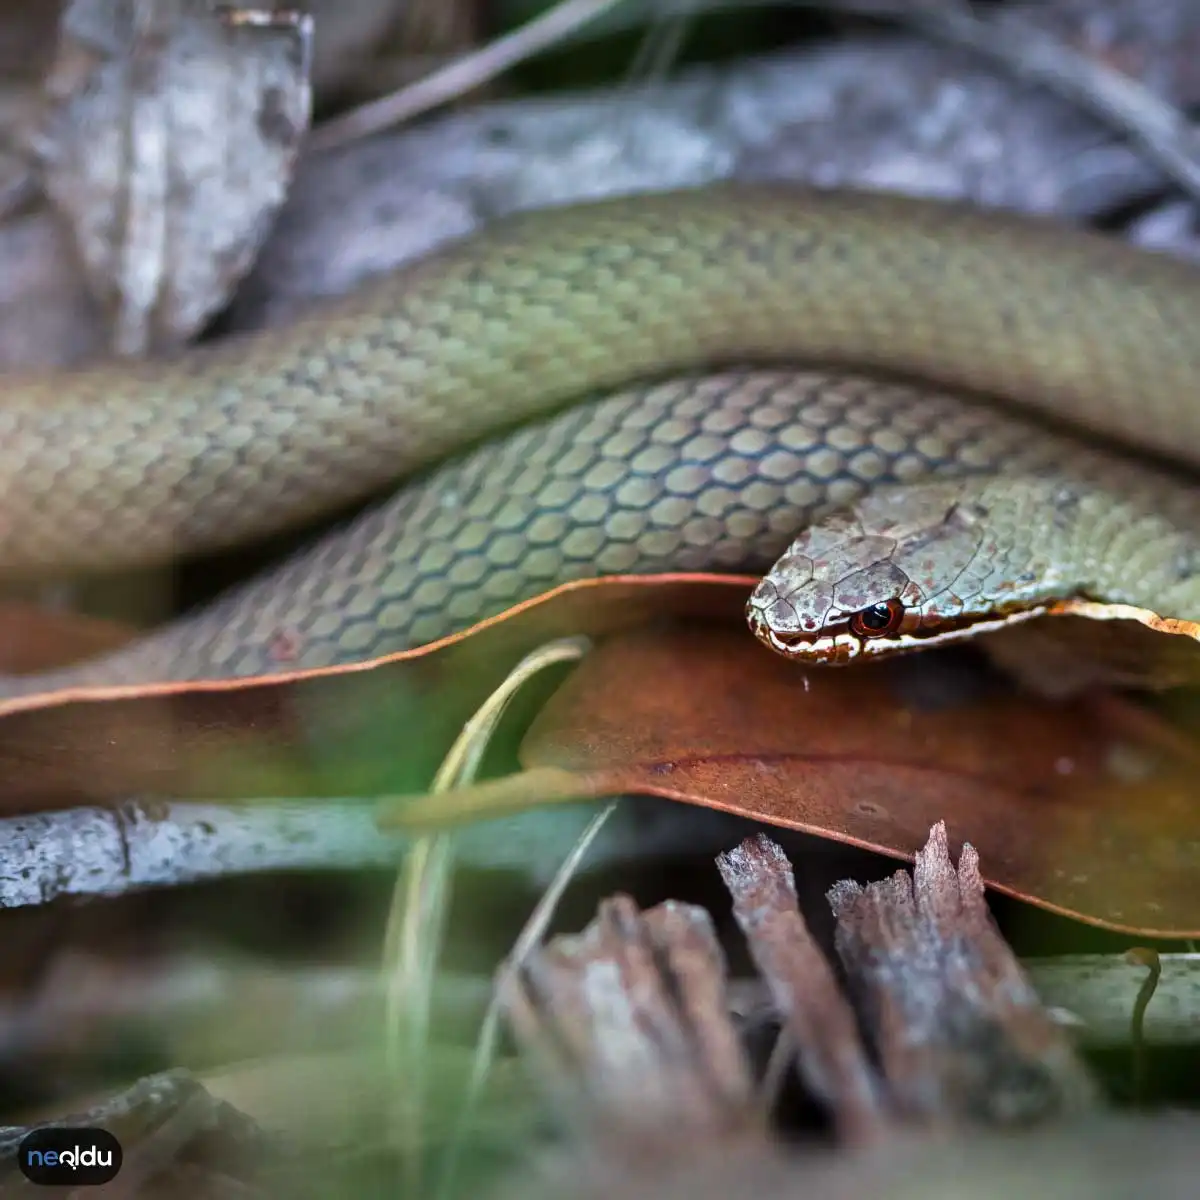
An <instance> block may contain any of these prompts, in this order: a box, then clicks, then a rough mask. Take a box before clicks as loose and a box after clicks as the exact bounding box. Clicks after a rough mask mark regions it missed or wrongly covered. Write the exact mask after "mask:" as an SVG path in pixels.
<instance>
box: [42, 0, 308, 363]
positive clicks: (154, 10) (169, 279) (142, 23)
mask: <svg viewBox="0 0 1200 1200" xmlns="http://www.w3.org/2000/svg"><path fill="white" fill-rule="evenodd" d="M310 41H311V27H310V25H309V24H308V23H307V22H304V21H300V22H293V23H290V24H289V23H287V22H286V21H285V20H283V19H282V18H281V19H280V20H278V21H276V22H275V23H274V25H263V24H261V23H259V24H236V23H234V22H233V21H232V20H223V19H222V17H221V15H220V14H219V13H218V12H216V11H214V10H213V6H212V5H210V4H208V3H207V0H184V2H183V3H180V4H171V5H138V4H128V3H121V2H119V0H71V3H70V4H68V5H66V6H65V8H64V9H63V14H62V18H61V25H60V29H59V39H58V47H57V54H56V57H55V60H54V62H53V65H52V67H51V70H50V72H49V74H48V76H47V78H46V81H45V85H44V106H43V109H44V111H43V113H42V114H41V118H40V120H39V122H38V127H37V128H36V130H34V131H31V132H30V133H29V134H28V136H27V140H28V142H29V144H30V150H31V152H32V153H33V154H34V155H35V156H36V158H37V160H38V162H39V165H40V167H41V169H42V178H43V180H44V183H45V188H46V192H47V194H48V195H49V197H50V199H51V200H52V201H53V203H54V206H55V208H56V209H57V210H58V211H59V213H60V214H61V216H62V217H64V218H65V220H66V222H67V224H68V225H69V226H70V228H71V230H72V232H73V234H74V236H75V243H76V247H77V249H78V251H79V258H80V262H81V263H82V265H83V266H84V268H85V270H86V272H87V276H88V282H89V283H90V285H91V288H92V291H93V292H94V294H95V295H96V296H97V297H98V298H100V299H101V300H102V301H103V302H104V303H105V306H106V307H107V308H108V309H110V310H111V312H112V313H113V315H114V318H115V320H114V328H113V338H112V348H113V349H114V350H116V351H117V352H118V353H122V354H140V353H144V352H146V351H147V350H157V349H164V348H169V347H173V346H177V345H178V344H179V343H181V342H183V341H185V340H187V339H188V338H189V337H191V336H192V335H193V334H194V333H195V332H196V331H197V330H198V329H199V328H200V327H201V326H203V324H204V323H205V321H207V319H208V318H209V317H210V316H211V315H212V314H213V313H214V312H215V311H216V310H217V309H219V308H221V307H222V306H223V305H224V304H225V302H226V301H227V299H228V297H229V293H230V292H231V291H232V290H233V287H234V285H235V284H236V283H237V282H238V281H239V280H240V279H241V277H242V275H243V274H244V273H245V271H246V270H247V269H248V268H249V266H250V265H251V263H252V262H253V261H254V257H255V255H256V254H257V252H258V249H259V247H260V246H261V244H262V242H263V239H264V238H265V236H266V234H267V231H268V230H269V228H270V226H271V223H272V221H273V219H274V216H275V213H276V212H277V211H278V209H279V206H280V205H281V204H282V203H283V201H284V199H285V197H286V194H287V188H288V185H289V183H290V181H291V176H292V169H293V167H294V165H295V162H296V158H297V155H298V152H299V147H300V142H301V139H302V138H303V136H304V133H305V131H306V130H307V128H308V120H309V106H310V95H309V80H308V58H309V48H310Z"/></svg>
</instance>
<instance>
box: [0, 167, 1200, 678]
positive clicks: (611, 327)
mask: <svg viewBox="0 0 1200 1200" xmlns="http://www.w3.org/2000/svg"><path fill="white" fill-rule="evenodd" d="M1198 328H1200V271H1198V270H1197V269H1196V268H1194V267H1193V266H1191V265H1189V264H1187V263H1184V262H1182V261H1179V260H1176V259H1174V258H1172V257H1170V256H1167V255H1163V254H1158V253H1154V252H1150V251H1146V250H1141V249H1138V248H1135V247H1133V246H1130V245H1128V244H1127V243H1124V242H1122V241H1121V240H1120V239H1118V238H1115V237H1110V236H1108V235H1105V234H1102V233H1099V232H1094V231H1089V230H1085V229H1080V228H1075V227H1068V226H1067V225H1065V224H1063V223H1060V222H1057V221H1054V220H1048V219H1044V218H1032V217H1024V216H1018V215H1016V214H1012V213H1002V212H998V211H984V210H981V209H978V208H976V207H973V206H971V205H967V204H954V203H947V202H943V201H935V200H931V199H916V198H910V197H903V196H899V195H894V194H887V193H876V192H869V191H853V190H838V189H831V190H814V189H807V188H801V187H794V186H782V185H773V186H763V185H739V184H728V183H727V184H713V185H708V186H704V187H698V188H694V189H684V190H680V191H674V192H661V193H644V194H639V195H631V196H623V197H617V198H609V199H603V200H595V201H589V202H584V203H576V204H570V205H564V206H561V207H554V208H544V209H538V210H532V211H526V212H522V213H520V214H517V215H515V216H509V217H506V218H501V219H499V220H497V221H495V222H493V223H491V224H490V225H487V226H485V227H484V228H483V229H482V230H481V231H480V232H477V233H475V234H472V235H469V236H467V237H465V238H462V239H460V240H458V241H456V242H453V243H451V244H448V245H446V246H443V247H442V248H440V249H438V250H436V251H434V252H432V253H431V254H429V255H427V256H426V257H424V258H422V259H421V260H419V261H417V262H414V263H411V264H409V265H407V266H405V267H402V268H400V269H399V270H398V271H396V272H394V273H392V274H390V275H386V276H383V277H380V278H377V279H375V280H373V281H371V282H369V283H368V284H367V285H366V286H364V287H363V288H361V289H359V290H358V291H356V292H355V293H353V294H352V295H350V296H349V297H346V298H343V299H341V300H339V301H336V302H332V303H328V304H325V305H321V306H318V307H316V308H314V310H313V311H312V312H310V313H308V314H307V315H305V316H304V317H303V318H302V319H301V320H299V321H297V322H295V323H293V324H291V325H289V326H287V327H284V328H279V329H269V330H265V331H259V332H256V333H252V334H247V335H240V336H231V337H227V338H223V339H218V340H216V341H215V342H213V343H210V344H201V345H199V346H194V347H191V348H188V349H186V350H183V351H181V352H179V353H176V354H174V355H172V356H169V357H165V358H160V359H151V360H144V361H111V362H103V363H99V364H95V365H85V366H84V367H82V368H78V369H73V370H68V371H59V372H51V373H40V374H28V375H21V374H13V375H9V376H6V377H4V379H3V381H2V383H3V386H2V388H0V496H3V511H2V512H0V576H3V577H8V578H19V577H24V576H36V575H39V574H48V575H56V574H57V575H62V574H66V573H72V572H87V571H103V570H115V569H118V568H127V567H132V566H139V565H144V564H148V563H155V562H165V561H169V560H171V559H173V558H175V557H176V556H178V555H180V554H202V553H207V552H211V551H214V550H218V549H221V548H222V547H226V546H230V545H234V544H237V543H239V542H241V541H243V540H245V539H247V538H251V537H255V536H259V535H264V534H266V533H269V532H271V531H274V530H280V529H284V528H287V527H290V526H295V525H297V524H299V523H301V522H303V521H305V520H308V519H310V518H312V517H313V516H314V515H316V514H318V513H321V512H324V511H326V510H328V509H330V508H331V507H335V506H338V505H343V504H347V503H349V502H352V501H364V500H369V501H370V503H369V506H368V507H367V508H366V509H365V511H363V512H362V513H360V515H358V516H357V517H355V518H354V519H352V520H351V521H349V522H348V523H344V524H342V525H340V526H338V527H337V528H336V529H334V530H333V531H332V532H329V533H327V534H325V535H323V536H322V537H321V538H319V539H318V540H317V541H316V542H315V544H313V545H311V546H310V547H308V548H306V549H302V550H301V551H299V552H297V553H296V554H294V555H293V556H292V557H290V558H289V559H287V560H285V561H284V562H282V563H281V564H279V565H277V566H275V567H273V568H270V569H268V570H267V571H266V572H265V573H264V574H262V575H261V576H259V577H257V578H254V579H251V580H250V581H249V582H247V583H245V584H243V585H240V586H238V587H236V588H235V589H233V590H232V591H230V592H228V593H226V594H224V595H222V596H220V597H218V598H217V599H216V600H215V601H213V602H211V603H210V604H208V605H207V606H205V607H203V608H200V609H198V610H196V611H194V612H190V613H185V614H184V615H183V616H181V617H179V618H177V619H176V620H174V621H172V622H168V623H167V624H165V625H163V626H161V627H160V628H158V629H155V630H151V631H150V632H149V633H147V634H145V635H143V636H141V637H139V638H136V639H134V640H133V641H132V642H130V643H129V644H128V645H127V646H123V647H120V648H118V649H117V650H115V651H113V652H111V653H108V654H106V655H104V656H102V657H100V658H97V659H95V660H94V661H89V662H84V663H80V664H74V665H72V666H69V667H66V668H63V669H61V670H58V671H54V672H48V673H45V674H41V675H34V676H29V677H25V678H9V679H6V680H5V681H4V683H3V687H4V690H5V692H6V693H7V694H19V693H21V692H35V691H44V690H53V689H55V688H59V687H75V686H84V685H93V684H97V685H99V684H103V685H109V684H130V683H144V682H156V681H168V680H170V681H180V680H196V679H223V678H230V677H249V676H261V675H270V674H273V673H277V672H280V671H294V670H297V669H306V668H313V667H326V666H333V665H338V664H344V663H349V662H358V661H363V660H366V659H370V658H373V657H377V656H380V655H384V654H389V653H394V652H396V651H399V650H403V649H407V648H411V647H414V646H418V645H422V644H426V643H428V642H431V641H434V640H436V639H439V638H442V637H444V636H446V635H448V634H450V633H453V632H456V631H461V630H463V629H466V628H468V627H470V626H471V625H472V624H473V623H476V622H478V621H479V620H481V619H482V618H484V617H486V616H489V615H493V614H495V613H498V612H501V611H503V610H504V609H506V608H507V607H509V606H511V605H513V604H514V603H516V602H518V601H520V600H522V599H525V598H529V597H531V596H535V595H538V594H541V593H543V592H545V591H547V590H549V589H551V588H553V587H555V586H556V585H559V584H561V583H564V582H566V581H569V580H573V579H583V578H591V577H595V576H602V575H628V574H651V573H658V572H674V571H729V572H742V571H747V570H751V571H755V572H762V571H766V570H768V569H769V568H770V567H771V565H772V563H774V562H776V560H777V559H779V558H780V556H781V555H783V556H784V557H783V560H782V562H781V566H780V567H777V568H776V570H775V571H774V572H773V573H772V574H771V575H769V576H768V580H769V586H768V585H767V584H764V585H763V588H765V591H763V590H760V591H759V592H757V593H756V596H757V600H753V599H752V603H751V610H750V615H751V623H752V625H755V626H756V632H758V633H759V634H760V636H764V635H765V640H768V641H770V640H771V638H772V637H774V638H775V639H776V641H777V643H778V644H777V645H775V647H774V648H776V649H779V650H780V651H781V652H786V653H794V652H795V648H796V642H797V638H799V637H800V635H801V634H803V635H804V637H807V638H808V640H809V642H812V640H813V637H812V635H813V634H816V635H817V636H818V638H819V637H820V636H826V635H828V636H836V637H840V638H842V641H843V643H844V642H845V640H846V638H847V636H850V637H857V638H858V641H859V643H860V644H864V645H865V644H867V643H868V642H870V643H871V644H872V645H880V644H884V645H886V644H887V643H888V637H886V636H880V635H881V634H887V635H892V634H895V635H898V638H899V641H903V640H904V639H905V638H909V640H910V641H911V635H912V629H911V627H909V628H906V629H892V628H890V626H891V622H892V618H893V615H894V614H893V612H892V609H891V608H889V603H890V602H891V601H892V600H896V599H897V597H898V596H899V595H900V593H903V592H904V587H905V586H907V585H908V584H914V581H915V584H914V586H915V585H919V590H920V591H921V596H922V597H923V599H922V601H921V603H922V604H925V605H926V609H925V610H923V613H922V615H921V620H925V619H926V618H929V619H930V620H932V621H933V622H934V624H936V623H937V622H938V621H942V622H943V624H945V623H946V622H950V623H953V622H954V621H955V620H957V619H958V617H960V616H961V615H962V613H963V612H964V611H965V610H964V608H963V605H964V604H966V600H965V599H964V597H970V598H971V601H972V603H975V604H976V606H977V607H979V608H980V610H981V611H982V612H984V613H986V612H987V611H989V610H994V613H998V612H1001V611H1006V612H1013V611H1016V610H1017V609H1019V608H1021V607H1022V606H1024V607H1025V608H1031V607H1036V606H1037V604H1038V603H1041V601H1042V600H1043V599H1044V598H1045V595H1046V594H1048V592H1055V593H1063V594H1076V593H1077V594H1081V595H1088V596H1093V597H1096V598H1098V599H1108V600H1113V601H1120V602H1128V603H1133V604H1141V603H1151V602H1153V603H1154V604H1155V605H1156V606H1158V611H1162V606H1166V607H1167V608H1169V609H1170V610H1171V613H1170V615H1173V616H1177V617H1180V618H1189V617H1196V618H1200V534H1197V533H1194V532H1193V531H1194V530H1197V529H1200V522H1198V521H1197V517H1198V516H1200V491H1198V490H1197V489H1196V487H1195V486H1194V485H1193V483H1192V482H1191V480H1190V479H1189V477H1188V473H1187V468H1188V467H1189V466H1194V465H1197V464H1200V335H1198ZM388 488H390V489H393V490H392V491H391V493H390V495H388V496H387V497H386V498H385V499H382V500H381V499H379V498H378V497H379V496H380V494H381V493H383V491H384V489H388ZM931 489H932V490H931ZM980 489H982V490H980ZM856 505H857V506H858V507H857V508H856V507H855V506H856ZM864 506H865V507H864ZM935 510H936V511H935ZM926 511H929V512H933V513H934V518H933V519H934V521H935V524H936V523H937V522H941V525H940V526H939V528H941V529H942V530H943V532H945V526H946V520H947V518H949V519H950V525H951V527H952V528H950V530H949V536H950V541H951V543H954V540H955V538H957V539H958V543H961V544H965V542H971V544H972V545H973V546H974V548H975V549H974V552H973V555H974V556H973V557H972V556H970V555H966V556H964V553H960V551H961V550H962V545H961V544H959V545H958V549H957V550H956V549H955V548H954V546H953V545H952V546H951V548H950V549H949V550H944V549H938V548H936V547H935V546H934V543H933V542H931V541H930V539H929V538H928V537H927V536H926V532H927V531H925V532H923V530H924V526H923V525H922V524H921V522H922V520H923V517H922V514H923V513H924V512H926ZM879 521H882V523H883V530H884V532H883V533H882V534H881V533H879V531H878V529H876V527H875V526H874V525H871V524H870V523H871V522H876V523H878V522H879ZM831 522H832V524H831ZM864 522H866V524H864ZM902 526H903V527H904V529H905V530H906V531H907V532H906V536H908V537H910V540H911V536H913V535H914V534H915V536H916V538H917V542H916V549H913V548H912V546H911V545H909V549H908V550H906V551H903V552H901V551H900V550H898V549H897V545H898V543H897V542H896V540H895V539H894V538H891V535H892V534H894V533H895V532H896V530H897V529H899V528H900V527H902ZM851 527H852V528H851ZM801 530H808V531H810V533H809V536H810V538H811V537H817V538H818V539H819V538H822V537H823V538H825V539H826V540H825V541H824V542H823V543H821V547H823V549H820V547H819V549H820V552H819V553H818V552H816V551H814V550H813V547H814V545H816V543H813V542H811V541H810V542H809V543H808V546H807V550H804V549H797V548H796V547H795V546H794V545H793V541H794V539H795V538H796V535H797V533H798V531H801ZM848 530H849V531H850V532H852V533H853V535H854V536H853V538H852V539H851V550H850V551H847V552H846V554H843V555H842V557H839V554H840V553H841V551H836V550H835V551H831V552H828V553H826V551H829V547H830V546H831V545H833V541H830V539H831V538H832V539H834V541H836V542H837V545H838V546H841V547H842V548H843V549H845V546H846V540H845V539H846V535H847V531H848ZM835 535H836V536H835ZM802 536H803V535H802ZM889 538H891V540H890V541H889ZM922 538H924V539H925V540H924V541H922ZM1002 538H1003V539H1008V540H1007V542H1006V543H1005V545H1006V547H1007V548H1006V549H1005V550H1004V551H1003V553H1001V552H1000V551H999V550H998V549H997V544H998V542H997V539H1002ZM838 539H840V541H839V540H838ZM972 539H973V541H972ZM939 544H940V543H939ZM789 546H790V547H791V549H790V550H789ZM931 547H933V548H931ZM864 550H866V551H869V552H872V553H876V555H877V559H878V561H875V560H872V561H863V560H861V559H859V558H854V555H861V553H862V552H864ZM910 551H911V553H910ZM904 553H910V557H909V558H908V559H904V560H903V561H902V559H903V555H904ZM847 554H848V555H849V557H847ZM956 555H957V557H956ZM981 555H982V558H981ZM1002 559H1003V562H1001V560H1002ZM984 560H987V561H988V562H989V563H993V564H996V565H997V568H998V571H997V572H992V573H989V572H988V571H986V570H983V569H981V567H980V563H981V562H982V561H984ZM880 563H882V564H883V566H882V568H880ZM814 564H816V568H815V569H816V570H817V574H818V575H820V573H821V572H822V571H824V572H826V574H828V572H830V571H834V572H835V574H836V572H837V571H839V570H840V571H841V574H840V575H838V576H837V577H836V578H823V579H818V580H817V583H818V585H819V586H817V588H816V590H817V592H819V593H820V597H819V599H820V604H824V606H825V607H824V609H821V608H820V604H818V605H817V606H816V609H815V610H813V611H817V610H819V611H817V615H818V616H819V617H820V621H821V623H822V624H821V628H818V629H815V630H814V629H804V630H801V629H798V628H796V626H798V625H803V624H804V623H805V622H806V621H811V620H812V619H813V617H812V612H809V611H807V610H805V608H804V605H803V604H800V603H799V602H798V601H797V600H796V598H797V595H798V594H799V592H800V591H801V590H803V588H804V587H805V586H806V584H807V583H812V581H813V578H814V576H813V573H812V572H813V569H814ZM906 564H907V565H906ZM872 567H874V568H880V569H882V570H884V573H885V574H887V573H888V572H889V571H890V572H891V576H889V577H890V578H892V579H893V581H894V579H895V577H896V572H900V571H907V575H906V582H904V583H902V584H901V586H899V587H897V588H894V589H893V591H894V592H895V593H896V594H895V595H891V594H888V595H886V596H885V597H884V599H882V600H881V599H879V596H880V595H882V594H883V593H879V591H878V588H874V590H873V589H872V588H864V587H862V586H859V585H860V584H862V582H863V576H862V571H863V570H864V569H868V568H872ZM843 568H844V569H843ZM1001 568H1002V569H1001ZM804 571H808V572H809V574H808V575H807V576H805V575H804ZM946 571H949V578H948V579H943V580H942V581H941V582H937V580H936V579H935V577H937V576H939V573H940V574H941V575H945V573H946ZM1004 571H1007V572H1008V576H1007V577H1004V578H1001V577H1000V576H1001V575H1003V572H1004ZM856 572H857V574H856ZM878 573H879V571H878V570H876V575H878ZM1035 573H1040V574H1038V577H1037V580H1034V579H1033V576H1034V574H1035ZM851 576H853V577H854V580H855V582H853V584H847V583H845V580H846V579H848V578H850V577H851ZM1039 580H1040V581H1041V582H1039ZM1046 580H1049V582H1048V583H1046V582H1045V581H1046ZM1014 581H1020V582H1016V583H1014ZM876 582H877V581H876ZM1043 584H1045V586H1043ZM821 588H824V589H825V591H823V592H821V591H820V589H821ZM839 588H840V591H839ZM1014 588H1015V591H1014ZM1022 588H1023V589H1025V592H1022V591H1021V589H1022ZM997 589H998V590H997ZM1005 589H1007V591H1006V590H1005ZM1031 589H1032V590H1031ZM1039 589H1041V590H1040V591H1039ZM910 591H911V589H910ZM1026 592H1027V593H1028V595H1026ZM1035 592H1036V593H1037V594H1036V595H1034V593H1035ZM906 595H908V600H909V601H912V600H913V599H914V595H913V594H908V593H906ZM931 597H932V598H934V599H933V600H931V599H930V598H931ZM1039 597H1040V599H1039ZM938 598H940V599H938ZM931 604H932V608H931V607H930V605H931ZM938 604H940V605H941V608H940V609H938ZM956 604H957V605H958V606H959V607H958V608H957V609H955V607H954V606H955V605H956ZM810 607H811V606H810ZM935 610H937V611H935ZM956 614H957V615H956ZM768 615H771V620H768ZM905 615H906V617H907V616H908V614H907V611H906V614H905ZM835 618H836V621H837V622H841V626H840V627H839V630H835V633H834V634H828V630H825V629H824V625H825V624H828V622H829V621H830V620H831V619H835ZM772 620H773V621H775V623H776V625H778V626H779V629H776V630H775V631H774V632H772V631H771V630H770V629H767V628H766V626H767V625H769V624H771V621H772ZM789 620H790V621H791V622H792V627H791V628H789V627H787V625H788V621H789ZM851 621H856V622H857V626H856V628H857V634H855V633H853V631H851V630H849V625H848V624H847V623H848V622H851ZM926 624H927V626H928V622H926ZM910 625H911V622H910ZM885 626H886V627H888V628H886V629H885V628H884V627H885ZM800 640H803V638H800ZM893 641H895V639H893ZM896 644H899V642H896Z"/></svg>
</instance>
